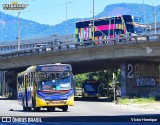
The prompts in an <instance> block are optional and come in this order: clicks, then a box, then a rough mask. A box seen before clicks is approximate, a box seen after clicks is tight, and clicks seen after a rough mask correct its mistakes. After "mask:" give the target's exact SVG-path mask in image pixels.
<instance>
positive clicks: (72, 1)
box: [66, 1, 73, 40]
mask: <svg viewBox="0 0 160 125" xmlns="http://www.w3.org/2000/svg"><path fill="white" fill-rule="evenodd" d="M68 3H73V1H72V2H66V40H67V34H68V22H67V20H68V19H67V4H68Z"/></svg>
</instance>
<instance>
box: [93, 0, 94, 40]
mask: <svg viewBox="0 0 160 125" xmlns="http://www.w3.org/2000/svg"><path fill="white" fill-rule="evenodd" d="M93 40H94V0H93Z"/></svg>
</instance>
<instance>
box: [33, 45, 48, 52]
mask: <svg viewBox="0 0 160 125" xmlns="http://www.w3.org/2000/svg"><path fill="white" fill-rule="evenodd" d="M34 48H37V49H39V51H43V50H42V48H46V51H51V48H50V47H49V45H48V44H36V45H35V47H34Z"/></svg>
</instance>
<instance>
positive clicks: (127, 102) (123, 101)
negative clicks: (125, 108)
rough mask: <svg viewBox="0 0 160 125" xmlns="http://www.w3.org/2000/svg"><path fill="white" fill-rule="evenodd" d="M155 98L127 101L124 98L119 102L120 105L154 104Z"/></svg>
mask: <svg viewBox="0 0 160 125" xmlns="http://www.w3.org/2000/svg"><path fill="white" fill-rule="evenodd" d="M155 102H156V101H155V98H154V97H150V98H133V99H128V98H124V99H121V100H120V104H144V103H145V104H146V103H155Z"/></svg>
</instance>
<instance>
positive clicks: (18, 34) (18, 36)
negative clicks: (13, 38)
mask: <svg viewBox="0 0 160 125" xmlns="http://www.w3.org/2000/svg"><path fill="white" fill-rule="evenodd" d="M19 15H20V12H18V32H17V45H18V48H17V49H18V51H19V50H20V19H19Z"/></svg>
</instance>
